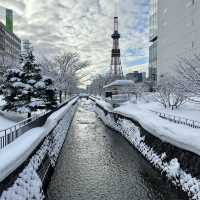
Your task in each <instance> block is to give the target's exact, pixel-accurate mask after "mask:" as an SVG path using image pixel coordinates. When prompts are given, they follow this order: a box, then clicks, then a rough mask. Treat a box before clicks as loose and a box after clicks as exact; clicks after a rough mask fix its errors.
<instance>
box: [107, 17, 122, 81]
mask: <svg viewBox="0 0 200 200" xmlns="http://www.w3.org/2000/svg"><path fill="white" fill-rule="evenodd" d="M111 37H112V39H113V48H112V53H111V66H110V78H111V79H112V80H116V79H122V78H123V71H122V66H121V57H120V48H119V38H120V34H119V32H118V17H117V16H115V17H114V33H113V34H112V36H111Z"/></svg>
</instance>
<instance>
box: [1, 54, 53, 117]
mask: <svg viewBox="0 0 200 200" xmlns="http://www.w3.org/2000/svg"><path fill="white" fill-rule="evenodd" d="M4 79H5V85H4V87H3V92H4V95H5V100H6V102H7V105H6V107H5V109H7V110H12V111H17V112H25V113H29V116H30V113H31V112H32V111H36V110H38V109H52V108H54V107H56V105H57V103H56V95H55V90H54V88H53V80H52V79H51V78H48V77H42V75H41V70H40V66H39V65H38V64H37V63H36V60H35V57H34V55H33V52H32V50H29V51H28V52H27V53H26V54H23V55H22V56H21V59H20V67H19V68H18V69H9V70H7V72H6V73H5V75H4Z"/></svg>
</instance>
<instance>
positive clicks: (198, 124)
mask: <svg viewBox="0 0 200 200" xmlns="http://www.w3.org/2000/svg"><path fill="white" fill-rule="evenodd" d="M150 111H151V112H153V113H155V114H157V115H158V116H159V117H160V118H163V119H166V120H168V121H170V122H174V123H176V124H183V125H186V126H189V127H192V128H200V122H199V121H196V120H192V119H188V118H185V117H180V116H176V115H170V114H166V113H161V112H158V111H154V110H150Z"/></svg>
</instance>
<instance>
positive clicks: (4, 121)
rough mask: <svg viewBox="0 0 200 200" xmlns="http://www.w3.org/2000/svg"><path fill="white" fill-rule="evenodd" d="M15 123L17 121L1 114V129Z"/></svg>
mask: <svg viewBox="0 0 200 200" xmlns="http://www.w3.org/2000/svg"><path fill="white" fill-rule="evenodd" d="M15 123H16V122H14V121H11V120H9V119H7V118H5V117H3V116H1V115H0V130H2V129H6V128H9V127H10V126H12V125H14V124H15ZM0 134H1V133H0Z"/></svg>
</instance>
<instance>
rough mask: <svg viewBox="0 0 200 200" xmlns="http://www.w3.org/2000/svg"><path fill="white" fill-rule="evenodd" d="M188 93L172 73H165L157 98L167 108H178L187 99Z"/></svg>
mask: <svg viewBox="0 0 200 200" xmlns="http://www.w3.org/2000/svg"><path fill="white" fill-rule="evenodd" d="M187 95H188V94H187V93H186V92H185V91H183V90H182V88H181V86H180V82H179V80H177V79H176V78H175V77H172V76H170V75H165V76H164V77H163V78H161V80H160V81H159V84H158V86H157V92H156V93H155V95H154V97H155V99H156V100H157V101H158V102H159V103H161V104H162V105H163V106H164V107H165V108H167V107H169V108H172V109H174V108H178V107H179V106H181V105H183V104H184V103H185V102H186V101H187V99H188V96H187Z"/></svg>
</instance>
